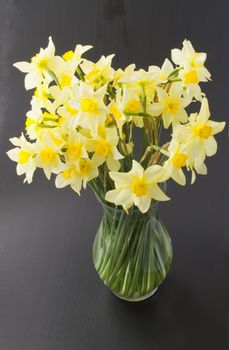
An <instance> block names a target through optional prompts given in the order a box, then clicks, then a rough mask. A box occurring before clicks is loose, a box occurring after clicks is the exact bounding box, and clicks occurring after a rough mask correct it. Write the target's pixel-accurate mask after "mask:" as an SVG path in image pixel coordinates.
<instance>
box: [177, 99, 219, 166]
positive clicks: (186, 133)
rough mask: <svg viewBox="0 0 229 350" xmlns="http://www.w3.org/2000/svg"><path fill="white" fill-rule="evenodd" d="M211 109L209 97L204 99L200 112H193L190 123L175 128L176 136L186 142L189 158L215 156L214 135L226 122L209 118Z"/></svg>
mask: <svg viewBox="0 0 229 350" xmlns="http://www.w3.org/2000/svg"><path fill="white" fill-rule="evenodd" d="M209 117H210V111H209V106H208V100H207V98H204V99H203V102H202V105H201V109H200V112H199V114H197V113H195V114H191V116H190V118H189V123H188V124H186V125H183V126H179V127H177V128H176V129H175V130H174V137H175V138H176V139H178V140H179V141H180V142H185V143H186V150H187V152H188V154H189V158H190V159H191V160H194V159H195V158H196V157H202V158H205V156H206V155H207V156H208V157H211V156H213V155H214V154H215V153H216V151H217V143H216V140H215V138H214V135H216V134H218V133H219V132H221V131H222V130H223V129H224V127H225V122H215V121H212V120H209Z"/></svg>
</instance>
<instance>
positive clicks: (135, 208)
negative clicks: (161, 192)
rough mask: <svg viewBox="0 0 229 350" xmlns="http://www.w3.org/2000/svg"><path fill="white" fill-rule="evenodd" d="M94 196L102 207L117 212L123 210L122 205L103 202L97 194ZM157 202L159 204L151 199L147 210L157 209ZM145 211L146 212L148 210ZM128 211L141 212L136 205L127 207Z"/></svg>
mask: <svg viewBox="0 0 229 350" xmlns="http://www.w3.org/2000/svg"><path fill="white" fill-rule="evenodd" d="M96 198H97V199H98V201H99V203H100V204H101V205H102V207H104V208H106V209H108V210H116V211H117V212H120V213H121V212H123V211H125V209H124V208H123V207H120V206H115V205H112V204H108V203H107V202H106V203H105V202H103V201H102V200H101V199H100V198H98V197H97V196H96ZM158 204H159V201H153V200H152V202H151V204H150V206H149V209H148V211H150V210H152V209H157V207H158ZM148 211H147V212H148ZM125 212H126V211H125ZM129 212H132V213H133V212H136V213H141V211H140V210H139V208H138V207H137V206H135V205H132V206H131V207H130V208H129V209H128V213H129ZM147 212H146V213H141V214H143V215H144V214H147Z"/></svg>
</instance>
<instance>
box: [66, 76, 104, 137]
mask: <svg viewBox="0 0 229 350" xmlns="http://www.w3.org/2000/svg"><path fill="white" fill-rule="evenodd" d="M106 89H107V87H106V85H104V86H102V87H101V88H100V89H98V90H96V91H94V89H93V88H92V87H91V86H90V85H88V84H85V83H84V82H80V85H79V88H78V89H77V88H76V90H75V97H74V98H73V99H72V100H71V101H70V102H69V105H70V106H71V107H72V108H74V109H76V110H78V113H77V116H76V125H75V127H76V126H77V125H80V126H82V127H83V128H88V129H92V130H93V132H94V133H96V132H97V130H98V128H99V126H100V125H104V123H105V120H106V115H107V108H106V106H105V104H104V102H103V98H104V95H105V94H106Z"/></svg>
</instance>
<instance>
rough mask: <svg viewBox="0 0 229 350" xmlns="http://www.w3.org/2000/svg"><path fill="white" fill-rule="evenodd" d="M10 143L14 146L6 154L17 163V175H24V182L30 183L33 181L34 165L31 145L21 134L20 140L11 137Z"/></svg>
mask: <svg viewBox="0 0 229 350" xmlns="http://www.w3.org/2000/svg"><path fill="white" fill-rule="evenodd" d="M10 142H11V143H12V144H13V145H14V146H16V148H13V149H11V150H10V151H8V152H7V155H8V156H9V157H10V159H11V160H13V161H14V162H17V163H18V164H17V174H18V175H23V174H25V180H24V182H28V183H31V182H32V179H33V174H34V171H35V170H36V165H35V163H34V147H33V144H31V143H29V142H28V141H27V140H26V139H25V137H24V135H23V134H21V136H20V138H17V137H13V138H11V139H10Z"/></svg>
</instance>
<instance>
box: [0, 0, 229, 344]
mask: <svg viewBox="0 0 229 350" xmlns="http://www.w3.org/2000/svg"><path fill="white" fill-rule="evenodd" d="M228 14H229V6H228V1H227V0H225V1H221V0H218V1H210V0H209V1H206V2H205V1H201V0H199V1H195V0H192V1H184V0H173V1H165V0H164V1H163V0H152V1H150V0H148V1H146V0H141V1H139V0H116V1H115V0H101V1H96V0H94V1H93V0H84V1H80V0H65V1H60V0H49V1H45V0H43V1H34V0H0V44H1V46H0V63H1V67H0V92H1V93H0V122H1V123H0V129H1V137H0V349H1V350H18V349H23V350H35V349H38V350H42V349H48V350H59V349H61V350H63V349H77V350H81V349H83V350H86V349H89V350H94V349H99V350H100V349H106V350H107V349H110V350H114V349H132V350H139V349H144V350H148V349H149V350H154V349H155V350H168V349H169V350H173V349H176V350H180V349H185V350H189V349H190V350H193V349H195V350H199V349H201V350H204V349H207V350H211V349H213V350H216V349H217V350H223V349H227V347H228V346H229V298H228V294H229V288H228V287H229V286H228V277H229V238H228V228H227V227H228V226H227V221H228V217H227V216H228V128H227V127H226V129H225V131H224V132H223V134H222V135H221V138H218V140H219V152H218V154H217V156H216V157H214V158H212V159H209V161H208V163H207V165H208V169H209V174H208V176H207V177H206V176H205V177H204V176H202V177H201V176H199V177H198V180H197V182H196V184H195V185H194V186H191V185H188V186H186V187H185V188H182V187H179V186H178V185H175V184H173V183H172V182H171V183H170V184H169V189H168V191H169V194H170V195H171V197H172V201H170V202H169V203H164V204H163V205H161V209H160V210H161V213H162V216H163V217H164V221H165V222H166V224H167V226H168V228H169V231H170V233H171V237H172V242H173V247H174V260H173V265H172V269H171V271H170V274H169V276H168V278H167V280H166V281H165V282H164V284H163V285H162V286H161V287H160V289H159V291H158V293H157V294H156V295H155V296H154V297H153V298H151V299H150V300H148V301H146V302H142V303H138V304H130V303H125V302H122V301H120V300H118V299H116V298H115V297H114V296H113V295H112V294H111V293H110V292H109V290H108V289H106V288H105V287H104V286H103V285H102V283H101V282H100V280H99V278H98V277H97V275H96V273H95V271H94V269H93V265H92V259H91V247H92V242H93V238H94V234H95V232H96V229H97V226H98V224H99V222H100V219H101V214H102V211H101V208H100V206H99V204H98V203H97V201H96V200H95V198H94V196H93V193H91V191H90V190H89V189H88V190H87V191H86V192H85V193H83V195H82V196H81V198H79V197H78V196H77V195H76V194H75V193H73V191H71V190H69V189H65V190H56V189H55V186H54V184H53V183H52V182H51V183H49V182H48V181H47V180H46V179H45V177H44V176H43V174H42V173H41V172H38V173H37V174H36V176H35V179H34V182H33V184H32V185H30V186H28V185H23V183H22V178H19V177H17V176H16V174H15V164H13V163H12V162H11V161H10V160H9V159H8V158H7V156H6V155H5V152H6V151H7V150H8V149H9V148H10V144H9V141H8V139H9V137H11V136H16V135H19V134H20V132H21V130H22V128H23V125H24V120H25V112H26V111H27V110H28V109H29V99H30V96H29V94H28V93H26V92H25V90H24V88H23V75H22V74H20V73H19V72H18V71H16V69H14V68H12V64H13V63H14V62H16V61H19V60H22V59H27V58H29V57H31V56H32V55H33V54H34V53H35V52H37V51H38V49H39V48H40V47H45V46H46V44H47V39H48V36H49V35H52V36H53V39H54V42H55V44H56V47H57V51H58V52H59V53H62V52H64V51H66V50H67V49H69V48H74V45H75V44H76V43H77V42H78V43H82V44H92V45H94V46H95V49H94V51H92V52H91V53H90V54H89V57H90V58H93V59H96V58H98V57H99V56H100V55H101V54H105V55H107V54H110V53H116V54H117V55H116V58H115V61H114V62H115V65H116V66H117V65H120V66H122V67H124V66H125V65H127V64H130V63H132V62H135V63H136V64H137V67H138V68H140V67H145V68H146V66H147V65H150V64H156V65H161V64H162V63H163V60H164V58H165V57H169V55H170V49H172V48H174V47H180V46H181V43H182V41H183V39H184V38H188V39H190V40H191V41H192V42H193V44H194V47H196V49H197V50H202V51H205V52H207V53H208V60H207V66H208V68H209V70H210V71H211V73H212V76H213V82H212V83H209V84H207V85H205V86H204V90H205V91H206V93H207V94H208V96H209V100H210V106H211V110H212V115H213V116H214V119H215V120H228V113H229V111H228V101H229V73H228V65H229V58H228V55H229V40H228V32H229V21H228Z"/></svg>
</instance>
